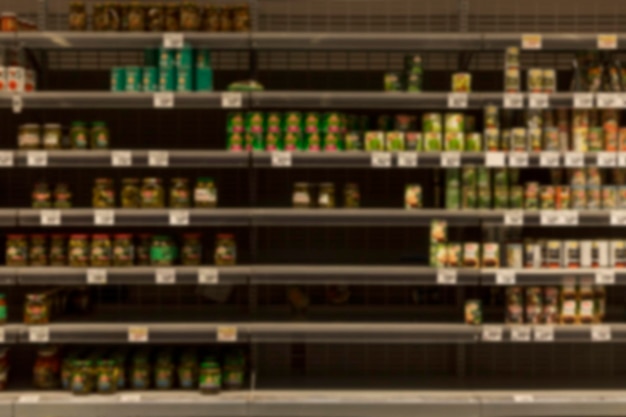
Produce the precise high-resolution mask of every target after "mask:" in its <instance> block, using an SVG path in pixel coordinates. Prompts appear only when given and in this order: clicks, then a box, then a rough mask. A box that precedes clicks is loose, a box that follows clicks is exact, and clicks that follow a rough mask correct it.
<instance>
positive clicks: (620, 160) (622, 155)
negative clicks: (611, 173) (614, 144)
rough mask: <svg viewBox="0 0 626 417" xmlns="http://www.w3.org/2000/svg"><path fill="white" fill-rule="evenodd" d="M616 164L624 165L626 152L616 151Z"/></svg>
mask: <svg viewBox="0 0 626 417" xmlns="http://www.w3.org/2000/svg"><path fill="white" fill-rule="evenodd" d="M617 166H619V167H626V153H622V152H620V153H618V154H617Z"/></svg>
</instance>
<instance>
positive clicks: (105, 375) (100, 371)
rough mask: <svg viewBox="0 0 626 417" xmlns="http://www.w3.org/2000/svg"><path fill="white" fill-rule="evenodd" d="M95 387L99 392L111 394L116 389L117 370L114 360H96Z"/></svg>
mask: <svg viewBox="0 0 626 417" xmlns="http://www.w3.org/2000/svg"><path fill="white" fill-rule="evenodd" d="M96 389H97V390H98V392H99V393H101V394H112V393H114V392H115V391H117V370H116V366H115V361H114V360H111V359H100V360H99V361H98V363H97V368H96Z"/></svg>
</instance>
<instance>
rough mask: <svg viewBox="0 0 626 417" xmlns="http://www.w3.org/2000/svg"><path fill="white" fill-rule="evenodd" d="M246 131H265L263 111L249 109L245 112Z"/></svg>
mask: <svg viewBox="0 0 626 417" xmlns="http://www.w3.org/2000/svg"><path fill="white" fill-rule="evenodd" d="M246 131H247V132H251V133H263V132H264V131H265V117H264V115H263V112H260V111H251V112H248V113H246Z"/></svg>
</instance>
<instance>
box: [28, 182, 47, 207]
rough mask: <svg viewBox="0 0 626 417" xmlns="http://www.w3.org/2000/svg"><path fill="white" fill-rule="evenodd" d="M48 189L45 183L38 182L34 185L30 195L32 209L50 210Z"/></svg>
mask: <svg viewBox="0 0 626 417" xmlns="http://www.w3.org/2000/svg"><path fill="white" fill-rule="evenodd" d="M50 197H51V194H50V187H48V183H47V182H38V183H37V184H35V188H34V189H33V194H32V202H33V208H38V209H41V208H50V207H51V203H50V199H51V198H50Z"/></svg>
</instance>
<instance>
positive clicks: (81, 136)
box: [70, 122, 88, 149]
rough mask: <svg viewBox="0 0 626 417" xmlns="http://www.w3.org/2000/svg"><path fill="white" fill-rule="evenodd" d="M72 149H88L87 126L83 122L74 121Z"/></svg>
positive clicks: (71, 133) (71, 138) (71, 139)
mask: <svg viewBox="0 0 626 417" xmlns="http://www.w3.org/2000/svg"><path fill="white" fill-rule="evenodd" d="M70 141H71V144H72V149H87V147H88V146H87V126H86V125H85V123H83V122H72V126H71V127H70Z"/></svg>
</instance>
